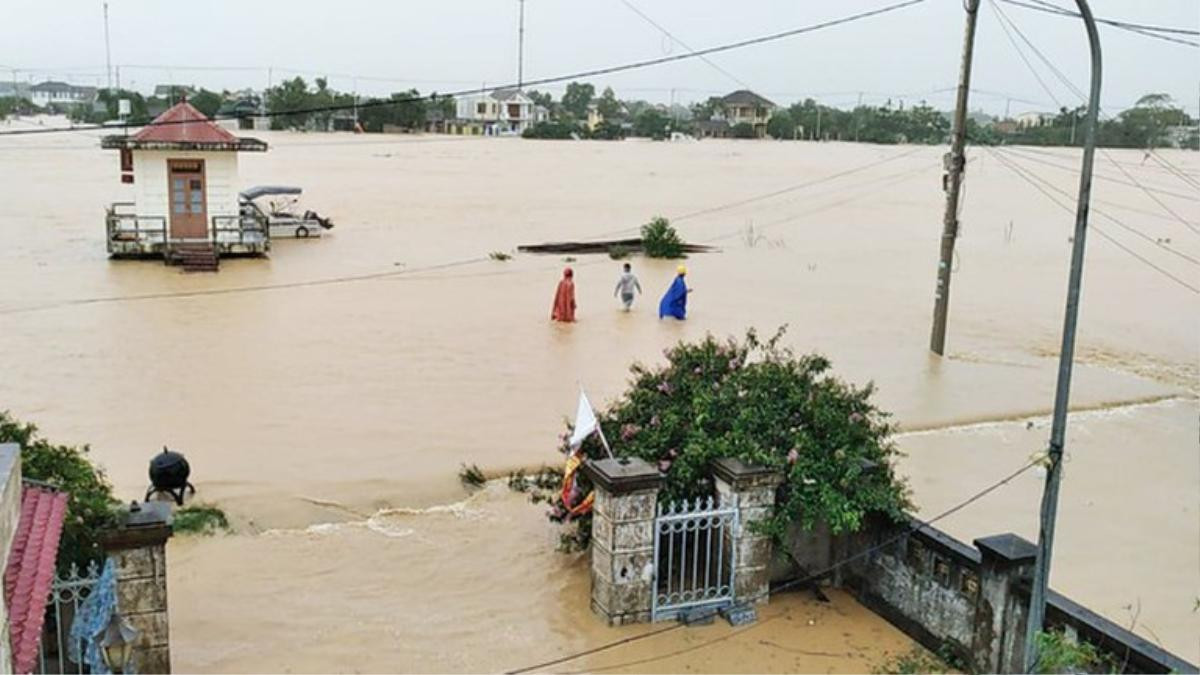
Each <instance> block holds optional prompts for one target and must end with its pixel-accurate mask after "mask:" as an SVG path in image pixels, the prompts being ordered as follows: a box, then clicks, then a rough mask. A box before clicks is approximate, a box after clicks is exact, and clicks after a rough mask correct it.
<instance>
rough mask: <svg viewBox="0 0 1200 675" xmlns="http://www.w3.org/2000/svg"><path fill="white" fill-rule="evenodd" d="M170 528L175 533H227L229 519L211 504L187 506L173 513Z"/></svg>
mask: <svg viewBox="0 0 1200 675" xmlns="http://www.w3.org/2000/svg"><path fill="white" fill-rule="evenodd" d="M171 526H172V528H173V529H174V530H175V532H176V533H182V534H214V533H216V532H227V531H229V519H228V518H226V517H225V512H224V511H222V510H221V509H220V508H218V507H216V506H213V505H212V504H189V505H187V506H185V507H183V508H181V509H178V510H177V511H175V515H174V517H173V519H172V523H171Z"/></svg>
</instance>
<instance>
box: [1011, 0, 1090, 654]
mask: <svg viewBox="0 0 1200 675" xmlns="http://www.w3.org/2000/svg"><path fill="white" fill-rule="evenodd" d="M1075 4H1076V5H1078V6H1079V13H1080V14H1081V15H1082V17H1083V22H1084V25H1085V26H1086V27H1087V36H1088V45H1089V47H1090V48H1091V53H1092V88H1091V92H1090V96H1089V97H1088V107H1087V117H1086V118H1085V119H1084V127H1083V166H1082V168H1081V169H1080V171H1079V198H1078V201H1077V203H1076V205H1075V238H1074V242H1073V244H1072V247H1071V271H1070V275H1069V276H1068V280H1067V311H1066V316H1065V318H1064V319H1063V336H1062V350H1061V351H1060V352H1059V355H1058V385H1057V387H1056V388H1055V391H1054V418H1053V421H1052V422H1051V424H1050V448H1049V450H1048V453H1047V454H1048V455H1049V460H1050V467H1049V469H1048V470H1047V471H1046V488H1045V490H1044V491H1043V492H1042V515H1041V523H1040V529H1039V531H1038V553H1037V566H1036V567H1035V568H1034V573H1033V589H1032V592H1031V593H1030V598H1029V623H1028V626H1027V628H1026V632H1025V672H1027V673H1032V672H1034V666H1036V665H1037V661H1038V649H1037V635H1038V633H1039V632H1041V630H1042V625H1043V622H1044V621H1045V618H1046V587H1047V585H1048V584H1049V582H1050V554H1051V552H1052V551H1053V549H1054V519H1055V516H1056V513H1057V511H1058V484H1059V482H1060V481H1061V480H1062V457H1063V445H1064V444H1065V442H1066V434H1067V405H1068V403H1070V397H1071V366H1072V364H1073V362H1074V359H1075V324H1076V321H1077V320H1078V318H1079V291H1080V287H1081V286H1082V283H1083V253H1084V243H1085V240H1086V239H1087V227H1088V205H1089V202H1090V201H1091V197H1092V163H1093V160H1094V158H1095V155H1096V119H1097V116H1098V115H1099V113H1100V35H1099V33H1098V32H1097V30H1096V20H1095V18H1093V17H1092V10H1091V8H1089V7H1088V3H1087V0H1075Z"/></svg>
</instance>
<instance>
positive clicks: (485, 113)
mask: <svg viewBox="0 0 1200 675" xmlns="http://www.w3.org/2000/svg"><path fill="white" fill-rule="evenodd" d="M457 106H458V109H457V111H456V113H457V117H458V119H459V121H461V122H464V123H467V124H474V125H479V126H481V127H482V128H483V133H484V134H485V135H488V136H495V135H519V134H520V133H521V132H523V131H525V129H527V128H529V127H530V126H532V125H533V124H534V123H535V122H536V121H537V119H536V114H535V113H536V111H535V110H534V108H535V106H534V103H533V99H531V98H529V97H528V96H526V95H525V93H524V92H522V91H521V90H520V89H512V88H510V89H495V90H493V91H490V92H488V93H486V94H475V95H473V96H461V97H459V98H458V100H457Z"/></svg>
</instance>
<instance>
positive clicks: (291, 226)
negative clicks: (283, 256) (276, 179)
mask: <svg viewBox="0 0 1200 675" xmlns="http://www.w3.org/2000/svg"><path fill="white" fill-rule="evenodd" d="M302 192H303V190H302V189H300V188H298V187H290V186H286V185H259V186H257V187H252V188H250V189H248V190H244V191H242V192H240V193H238V203H239V205H240V206H241V210H242V215H243V216H249V217H255V218H258V219H260V220H264V221H266V223H267V231H268V232H269V233H270V235H271V237H272V238H275V237H296V238H298V239H304V238H306V237H319V236H321V231H322V230H328V229H331V228H332V227H333V221H332V220H330V219H329V218H323V217H321V215H320V214H318V213H317V212H316V211H311V210H304V211H301V210H300V194H301V193H302ZM261 200H266V207H265V208H264V207H263V205H262V203H261Z"/></svg>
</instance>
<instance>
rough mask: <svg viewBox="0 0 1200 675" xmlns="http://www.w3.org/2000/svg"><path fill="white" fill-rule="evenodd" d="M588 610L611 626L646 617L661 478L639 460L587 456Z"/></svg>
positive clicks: (648, 607) (650, 593)
mask: <svg viewBox="0 0 1200 675" xmlns="http://www.w3.org/2000/svg"><path fill="white" fill-rule="evenodd" d="M583 471H584V473H585V474H586V475H587V477H588V478H589V479H590V480H591V481H592V485H593V486H594V488H595V490H596V501H595V505H594V506H593V509H592V513H593V516H592V554H591V555H592V569H591V576H592V603H591V604H592V611H594V612H596V613H597V614H600V615H601V616H603V617H605V618H606V619H607V620H608V623H609V625H611V626H620V625H622V624H627V623H637V622H643V621H649V620H650V599H651V595H652V594H653V593H654V587H653V584H654V581H653V579H654V515H655V507H656V506H657V504H658V490H659V488H660V487H661V486H662V482H663V477H662V475H661V474H660V473H659V472H658V469H656V468H655V467H653V466H651V465H650V464H647V463H646V462H645V461H644V460H641V459H637V458H630V457H621V458H620V459H601V460H589V461H588V462H587V463H585V464H584V467H583Z"/></svg>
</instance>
